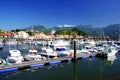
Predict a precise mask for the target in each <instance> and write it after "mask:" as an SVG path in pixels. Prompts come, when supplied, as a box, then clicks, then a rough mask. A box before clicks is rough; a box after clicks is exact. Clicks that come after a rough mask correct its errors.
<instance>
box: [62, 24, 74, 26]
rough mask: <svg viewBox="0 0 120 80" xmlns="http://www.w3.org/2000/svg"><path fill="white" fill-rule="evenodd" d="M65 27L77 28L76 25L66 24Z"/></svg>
mask: <svg viewBox="0 0 120 80" xmlns="http://www.w3.org/2000/svg"><path fill="white" fill-rule="evenodd" d="M63 26H64V27H75V25H69V24H64V25H63Z"/></svg>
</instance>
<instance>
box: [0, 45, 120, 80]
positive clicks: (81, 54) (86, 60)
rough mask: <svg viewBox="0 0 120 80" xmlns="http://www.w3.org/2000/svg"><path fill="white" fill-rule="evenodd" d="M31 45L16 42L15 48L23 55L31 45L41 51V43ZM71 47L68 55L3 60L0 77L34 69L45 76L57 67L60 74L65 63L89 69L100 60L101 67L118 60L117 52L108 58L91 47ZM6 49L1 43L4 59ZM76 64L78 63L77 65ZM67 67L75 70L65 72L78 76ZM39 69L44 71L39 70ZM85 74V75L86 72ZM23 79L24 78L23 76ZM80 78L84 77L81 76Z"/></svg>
mask: <svg viewBox="0 0 120 80" xmlns="http://www.w3.org/2000/svg"><path fill="white" fill-rule="evenodd" d="M31 45H32V44H17V45H16V48H17V49H18V50H20V51H21V55H22V56H24V55H26V54H28V50H29V49H31V48H33V47H34V48H35V50H37V51H38V52H40V51H41V50H40V49H41V48H42V47H43V46H41V45H32V46H31ZM14 46H15V45H11V48H14ZM75 48H76V49H75ZM86 48H87V46H86ZM71 49H72V50H71V51H72V53H76V54H72V55H71V54H70V55H69V56H58V57H56V58H48V57H47V59H42V60H38V61H34V60H30V61H23V62H21V63H9V64H8V63H6V61H4V62H3V64H1V65H0V78H1V79H9V80H16V79H14V78H11V77H10V76H12V75H14V74H15V75H14V76H20V75H22V74H24V73H27V74H26V75H30V73H31V74H32V73H33V72H31V71H34V70H35V72H34V73H35V74H36V72H39V74H41V76H43V75H42V73H43V74H46V75H47V76H50V75H49V74H48V73H49V72H48V71H49V69H50V70H53V69H57V68H59V69H57V70H58V71H57V74H60V73H63V72H64V71H63V72H61V71H62V70H61V68H60V67H61V66H65V65H72V66H74V67H76V66H77V67H82V65H84V66H83V67H84V70H85V67H86V69H87V68H88V67H90V69H92V68H94V66H97V67H100V66H101V65H100V64H101V62H102V66H101V67H104V66H103V64H105V65H106V64H107V65H113V63H114V61H116V60H117V61H119V53H117V54H116V55H117V57H116V56H115V58H114V57H112V58H110V57H109V58H104V57H103V58H102V57H101V58H100V57H98V56H97V55H98V53H96V52H95V51H93V50H91V49H90V52H89V53H88V51H86V49H82V50H81V47H80V46H77V45H76V46H75V45H71ZM8 50H9V45H3V49H2V50H0V55H1V58H2V59H4V60H5V59H6V58H7V55H8V54H9V53H8ZM96 61H98V62H97V63H96ZM99 61H100V63H99ZM78 64H80V65H78ZM94 64H96V65H94ZM118 64H119V63H118ZM98 65H100V66H98ZM44 69H45V71H44ZM69 69H71V70H72V71H75V72H71V71H70V72H71V73H70V74H69V73H67V72H65V74H68V75H69V76H70V75H72V74H73V73H75V74H74V75H76V76H78V75H77V74H76V70H75V69H74V68H73V67H72V68H69ZM88 69H89V68H88ZM94 69H95V70H96V68H94ZM26 70H27V71H26ZM59 70H61V71H59ZM65 70H67V67H66V68H65ZM77 70H79V69H77ZM41 71H44V72H41ZM85 71H86V70H85ZM90 71H91V70H90ZM93 71H94V70H93ZM28 72H29V73H28ZM59 72H60V73H59ZM86 72H87V71H86ZM51 73H53V74H54V75H56V73H54V70H53V71H52V72H51ZM80 74H81V73H80ZM9 75H10V76H9ZM32 75H34V74H32ZM36 75H38V74H36ZM81 75H84V74H81ZM86 75H87V73H86ZM7 76H9V77H7ZM66 76H67V75H66ZM92 76H93V75H92ZM71 77H72V78H71V79H70V80H73V77H74V76H71ZM10 78H11V79H10ZM66 78H68V77H66ZM78 78H80V77H78ZM21 79H22V78H21ZM23 79H25V77H24V78H23ZM26 79H29V78H28V77H27V78H26ZM31 79H35V77H33V78H31ZM38 79H39V78H38ZM42 79H45V77H43V78H42ZM50 79H53V78H50ZM59 79H61V78H59ZM59 79H58V80H59ZM80 79H81V78H80ZM82 79H84V78H83V77H82ZM53 80H55V79H53ZM78 80H79V79H78ZM86 80H87V79H86Z"/></svg>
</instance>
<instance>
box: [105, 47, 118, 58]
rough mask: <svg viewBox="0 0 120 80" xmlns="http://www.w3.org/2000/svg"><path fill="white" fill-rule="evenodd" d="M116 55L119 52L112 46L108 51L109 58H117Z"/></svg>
mask: <svg viewBox="0 0 120 80" xmlns="http://www.w3.org/2000/svg"><path fill="white" fill-rule="evenodd" d="M116 53H117V50H116V49H115V48H114V47H112V46H111V47H110V49H108V53H107V57H111V56H115V54H116Z"/></svg>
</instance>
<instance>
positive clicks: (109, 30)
mask: <svg viewBox="0 0 120 80" xmlns="http://www.w3.org/2000/svg"><path fill="white" fill-rule="evenodd" d="M103 31H104V33H105V35H106V36H110V37H113V38H114V39H115V40H118V38H119V35H120V24H112V25H108V26H106V27H103Z"/></svg>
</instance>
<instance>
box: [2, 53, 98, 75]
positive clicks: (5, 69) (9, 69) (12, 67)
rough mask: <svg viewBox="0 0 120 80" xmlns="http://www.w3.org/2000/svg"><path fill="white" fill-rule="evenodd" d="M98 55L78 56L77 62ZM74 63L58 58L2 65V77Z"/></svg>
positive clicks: (71, 58) (69, 59)
mask: <svg viewBox="0 0 120 80" xmlns="http://www.w3.org/2000/svg"><path fill="white" fill-rule="evenodd" d="M96 54H97V53H92V54H86V53H80V54H76V60H79V59H86V58H91V57H95V56H96ZM72 61H74V58H73V57H57V58H56V59H48V60H41V61H25V62H22V63H19V64H15V63H12V64H8V65H6V64H1V65H0V75H2V74H9V73H13V72H17V71H20V70H24V69H34V68H41V67H45V66H47V65H50V66H53V65H57V64H61V63H64V62H72Z"/></svg>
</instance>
